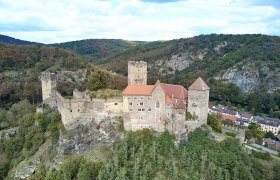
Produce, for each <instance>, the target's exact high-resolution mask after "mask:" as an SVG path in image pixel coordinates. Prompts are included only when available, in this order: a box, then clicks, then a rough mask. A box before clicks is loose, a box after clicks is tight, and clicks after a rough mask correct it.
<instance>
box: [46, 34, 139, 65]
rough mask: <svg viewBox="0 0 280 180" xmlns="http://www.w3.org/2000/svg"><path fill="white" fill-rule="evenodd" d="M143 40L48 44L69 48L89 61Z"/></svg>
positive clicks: (96, 40) (103, 40)
mask: <svg viewBox="0 0 280 180" xmlns="http://www.w3.org/2000/svg"><path fill="white" fill-rule="evenodd" d="M143 43H144V42H140V41H126V40H121V39H86V40H80V41H71V42H65V43H57V44H50V45H51V46H54V47H59V48H64V49H68V50H71V51H73V52H75V53H77V54H80V55H84V56H85V58H86V59H87V60H89V61H94V60H99V59H102V58H107V57H108V56H111V55H113V54H116V53H120V52H123V51H125V50H126V49H128V48H131V47H134V46H136V45H139V44H143Z"/></svg>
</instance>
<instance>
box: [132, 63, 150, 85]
mask: <svg viewBox="0 0 280 180" xmlns="http://www.w3.org/2000/svg"><path fill="white" fill-rule="evenodd" d="M133 84H138V85H146V84H147V63H146V62H144V61H128V85H133Z"/></svg>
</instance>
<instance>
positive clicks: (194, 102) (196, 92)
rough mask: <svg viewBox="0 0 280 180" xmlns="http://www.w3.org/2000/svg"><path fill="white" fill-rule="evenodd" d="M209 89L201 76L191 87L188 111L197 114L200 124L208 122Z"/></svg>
mask: <svg viewBox="0 0 280 180" xmlns="http://www.w3.org/2000/svg"><path fill="white" fill-rule="evenodd" d="M209 89H210V88H209V87H208V86H207V84H206V83H205V82H204V81H203V80H202V79H201V77H199V78H198V79H197V80H196V81H195V82H194V83H193V84H192V85H191V86H190V87H189V91H188V112H189V113H191V114H192V115H195V116H197V120H196V121H197V122H198V124H199V125H202V124H207V116H208V104H209Z"/></svg>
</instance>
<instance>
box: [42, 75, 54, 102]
mask: <svg viewBox="0 0 280 180" xmlns="http://www.w3.org/2000/svg"><path fill="white" fill-rule="evenodd" d="M40 79H41V83H42V96H43V102H44V103H47V104H49V105H50V106H51V107H53V106H55V101H56V83H57V80H56V75H55V74H54V73H50V72H42V73H41V76H40Z"/></svg>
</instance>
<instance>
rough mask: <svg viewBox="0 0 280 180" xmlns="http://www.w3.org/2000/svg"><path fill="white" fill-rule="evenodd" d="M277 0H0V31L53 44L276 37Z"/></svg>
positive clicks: (279, 20) (279, 23) (278, 24)
mask: <svg viewBox="0 0 280 180" xmlns="http://www.w3.org/2000/svg"><path fill="white" fill-rule="evenodd" d="M279 10H280V0H114V1H109V0H79V1H78V0H0V34H4V35H8V36H12V37H15V38H18V39H23V40H29V41H35V42H41V43H59V42H67V41H74V40H81V39H92V38H95V39H103V38H105V39H125V40H140V41H155V40H170V39H178V38H187V37H193V36H197V35H200V34H212V33H216V34H256V33H260V34H268V35H280V11H279Z"/></svg>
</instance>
